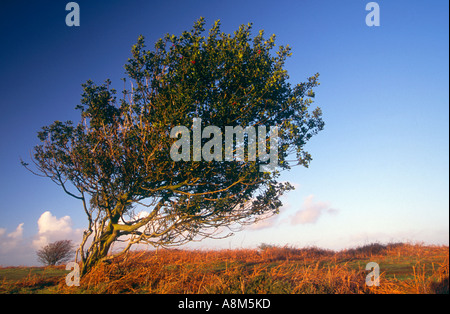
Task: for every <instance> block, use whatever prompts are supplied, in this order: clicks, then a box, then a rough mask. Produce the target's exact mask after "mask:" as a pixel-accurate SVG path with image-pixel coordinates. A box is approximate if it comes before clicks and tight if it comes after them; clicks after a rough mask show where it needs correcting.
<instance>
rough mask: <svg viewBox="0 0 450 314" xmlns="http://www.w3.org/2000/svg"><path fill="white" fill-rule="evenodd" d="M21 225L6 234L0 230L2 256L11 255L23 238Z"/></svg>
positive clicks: (2, 229) (4, 230)
mask: <svg viewBox="0 0 450 314" xmlns="http://www.w3.org/2000/svg"><path fill="white" fill-rule="evenodd" d="M23 225H24V224H23V223H20V224H19V225H18V226H17V228H16V229H15V230H14V231H12V232H10V233H8V234H6V229H5V228H0V253H1V254H2V255H6V254H11V252H12V251H13V250H14V249H15V248H17V247H18V246H19V245H18V244H19V243H20V242H21V241H22V237H23Z"/></svg>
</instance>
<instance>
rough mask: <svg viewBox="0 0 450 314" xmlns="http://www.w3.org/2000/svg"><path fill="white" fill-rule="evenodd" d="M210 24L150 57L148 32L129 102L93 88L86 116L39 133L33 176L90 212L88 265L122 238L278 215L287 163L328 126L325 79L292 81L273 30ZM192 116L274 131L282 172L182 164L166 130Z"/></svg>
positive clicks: (152, 237) (168, 39)
mask: <svg viewBox="0 0 450 314" xmlns="http://www.w3.org/2000/svg"><path fill="white" fill-rule="evenodd" d="M204 24H205V22H204V19H203V18H201V19H199V20H198V21H196V22H195V24H194V26H193V29H192V30H191V31H185V32H183V33H182V34H181V35H180V36H176V35H169V34H168V35H166V36H164V38H162V39H160V40H158V41H157V42H156V44H155V46H154V49H153V50H147V49H146V46H145V41H144V37H143V36H140V37H139V38H138V41H137V43H136V44H135V45H134V46H133V47H132V50H131V53H132V57H131V58H130V59H129V60H128V63H127V64H126V65H125V70H126V74H127V76H128V78H127V79H124V82H125V84H126V83H127V82H128V83H129V85H130V86H131V88H129V89H125V90H123V91H122V95H123V97H121V99H118V98H117V97H116V91H115V90H114V89H112V88H110V85H111V82H110V81H109V80H107V81H106V82H105V84H103V85H99V86H98V85H95V84H94V83H93V82H92V81H88V82H87V83H85V84H83V85H82V86H83V89H84V92H83V94H82V98H81V103H80V104H79V105H78V106H77V107H76V108H77V109H79V110H80V112H81V121H80V122H79V123H78V124H76V125H74V124H73V123H72V122H70V121H68V122H65V123H63V122H60V121H55V122H54V123H53V124H51V125H50V126H46V127H44V128H43V129H42V131H41V132H39V133H38V138H39V140H40V141H41V142H42V143H41V144H40V145H38V146H36V147H35V150H34V163H35V165H36V167H37V169H38V171H36V173H38V174H40V175H43V176H46V177H49V178H50V179H51V180H53V181H54V182H55V183H56V184H58V185H60V186H61V187H62V188H63V189H64V191H65V192H66V193H68V194H69V195H71V196H73V197H75V198H77V199H79V200H81V201H82V202H83V208H84V211H85V212H86V214H87V216H88V220H89V227H88V229H87V230H86V232H85V234H84V235H85V237H84V239H83V242H82V245H81V248H80V251H79V253H80V256H81V259H82V261H83V262H84V264H85V265H91V266H92V265H93V264H95V263H96V262H98V260H99V259H101V258H104V257H105V256H106V254H107V253H108V250H109V248H110V246H111V244H112V243H113V242H114V241H116V240H118V239H119V238H120V237H122V239H123V237H127V239H128V241H129V244H130V245H131V244H133V243H137V242H146V243H150V244H152V245H155V246H170V245H178V244H182V243H185V242H187V241H191V240H194V239H199V238H202V237H210V236H213V235H214V234H215V232H216V231H217V230H218V228H219V227H221V226H236V225H238V224H240V225H243V224H247V223H253V222H255V221H256V220H257V219H260V218H265V217H268V216H270V215H272V214H275V213H277V212H278V210H279V208H280V207H281V206H282V203H281V201H280V196H281V195H283V193H284V192H286V191H289V190H291V189H293V187H292V185H290V184H289V183H281V182H278V181H277V178H278V177H279V171H282V170H286V169H290V167H291V166H292V164H290V163H289V162H288V161H287V160H288V156H289V158H292V157H293V158H295V160H296V164H300V165H303V166H308V164H309V162H310V161H311V156H310V154H308V153H307V152H306V151H304V148H303V147H304V145H305V144H306V142H307V141H308V140H309V139H310V138H311V137H312V136H313V135H314V134H316V133H317V132H318V131H320V130H322V128H323V126H324V123H323V121H322V119H321V111H320V109H319V108H316V109H314V110H310V106H311V104H312V102H313V101H312V98H313V97H314V92H313V88H314V87H316V86H317V85H318V81H317V80H318V74H315V75H313V76H312V77H310V78H308V80H307V82H305V83H299V84H296V85H291V83H289V82H288V78H289V76H288V74H287V71H286V70H285V69H284V65H285V61H286V58H287V57H289V56H290V55H291V49H290V47H289V46H280V47H278V50H277V51H276V53H275V54H273V53H272V52H273V50H274V48H275V35H272V36H270V37H269V38H268V39H266V38H265V37H264V32H263V31H260V32H259V33H258V35H256V36H255V37H254V38H252V36H251V27H252V25H251V24H248V25H242V26H240V27H239V29H238V30H237V31H235V32H234V34H225V33H223V32H221V31H220V22H219V21H216V22H215V23H214V25H213V26H212V28H211V29H210V30H209V32H208V34H205V29H204ZM193 118H201V119H202V124H204V126H208V125H214V126H218V127H220V128H221V129H222V131H223V130H224V128H225V126H241V127H243V128H245V127H247V126H251V127H257V126H259V125H265V126H278V128H279V130H280V131H279V132H278V136H279V139H278V146H279V156H278V162H279V170H278V171H274V172H272V173H269V172H260V171H259V166H260V164H264V163H263V162H262V161H260V160H258V161H247V162H237V161H235V162H218V161H211V162H194V161H192V162H184V161H183V162H174V161H173V160H171V158H170V154H169V151H170V147H171V145H172V144H173V142H174V139H172V138H170V136H169V134H170V130H171V129H172V128H173V127H175V126H186V127H188V128H191V127H192V121H193ZM267 145H268V146H267V147H269V143H267ZM293 155H294V156H295V157H294V156H293ZM23 164H24V165H25V166H27V165H28V164H26V163H23ZM139 205H143V206H147V207H148V209H146V214H147V215H145V217H142V216H138V215H137V213H136V212H135V210H134V209H135V208H136V207H137V206H139ZM90 236H92V237H93V239H92V245H91V246H90V248H89V249H88V250H84V249H83V247H84V244H85V243H86V242H87V239H88V238H89V237H90ZM128 248H129V246H128V247H127V248H126V249H128ZM89 267H90V266H89ZM89 267H88V266H86V267H84V268H83V269H86V268H89Z"/></svg>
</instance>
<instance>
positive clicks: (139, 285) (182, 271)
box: [0, 243, 449, 294]
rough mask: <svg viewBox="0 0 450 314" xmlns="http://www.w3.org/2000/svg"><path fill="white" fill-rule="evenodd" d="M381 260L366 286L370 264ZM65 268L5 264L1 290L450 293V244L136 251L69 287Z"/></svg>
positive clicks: (61, 291)
mask: <svg viewBox="0 0 450 314" xmlns="http://www.w3.org/2000/svg"><path fill="white" fill-rule="evenodd" d="M369 262H376V263H378V264H379V265H380V272H381V276H380V286H378V287H368V286H366V285H365V278H366V276H367V274H368V273H369V271H366V270H365V265H366V264H367V263H369ZM67 273H68V271H65V268H64V266H59V267H56V268H36V267H32V268H24V267H7V268H0V293H158V294H165V293H189V294H197V293H233V294H234V293H237V294H241V293H246V294H256V293H264V294H268V293H278V294H291V293H296V294H297V293H310V294H316V293H319V294H329V293H333V294H336V293H337V294H367V293H376V294H385V293H419V294H431V293H448V277H449V249H448V246H425V245H420V244H403V243H391V244H387V245H383V244H379V243H373V244H369V245H365V246H361V247H357V248H353V249H349V250H343V251H339V252H335V251H330V250H324V249H320V248H316V247H307V248H294V247H288V246H285V247H276V246H270V245H264V246H261V247H260V249H239V250H219V251H214V250H210V251H187V250H159V251H157V252H156V251H139V252H131V253H129V254H128V255H127V256H126V257H124V258H121V259H116V260H114V261H113V262H112V263H111V264H101V265H98V266H97V267H96V268H94V269H93V270H92V271H91V272H90V273H89V274H88V275H86V276H85V277H83V278H82V279H81V284H80V286H79V287H67V286H66V284H65V274H67Z"/></svg>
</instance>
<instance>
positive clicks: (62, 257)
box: [36, 240, 75, 266]
mask: <svg viewBox="0 0 450 314" xmlns="http://www.w3.org/2000/svg"><path fill="white" fill-rule="evenodd" d="M36 255H37V256H38V260H39V262H41V263H42V264H45V265H49V266H54V265H57V264H62V263H65V262H68V261H69V260H70V259H71V258H72V257H73V256H74V255H75V251H74V245H73V244H72V241H71V240H61V241H56V242H53V243H50V244H47V245H46V246H44V247H43V248H41V249H40V250H38V251H36Z"/></svg>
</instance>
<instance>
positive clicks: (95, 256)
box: [80, 232, 116, 277]
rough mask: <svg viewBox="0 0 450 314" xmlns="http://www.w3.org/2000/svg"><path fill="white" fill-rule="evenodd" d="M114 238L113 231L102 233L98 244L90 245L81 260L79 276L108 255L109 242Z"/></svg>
mask: <svg viewBox="0 0 450 314" xmlns="http://www.w3.org/2000/svg"><path fill="white" fill-rule="evenodd" d="M115 239H116V233H115V232H107V233H104V234H103V235H102V236H101V237H100V240H99V241H100V243H99V245H98V246H96V247H94V248H93V249H92V246H91V248H89V252H88V256H87V258H86V260H84V261H82V263H81V271H80V276H81V277H83V276H84V275H86V274H87V273H88V272H89V271H90V270H91V269H92V268H93V267H94V266H95V265H97V264H98V263H100V262H102V261H104V260H105V258H106V257H107V256H108V252H109V248H110V247H111V244H112V243H113V242H114V240H115Z"/></svg>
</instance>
